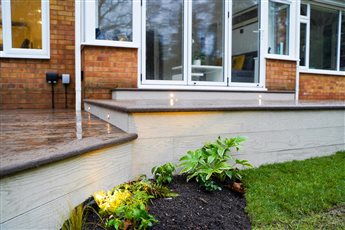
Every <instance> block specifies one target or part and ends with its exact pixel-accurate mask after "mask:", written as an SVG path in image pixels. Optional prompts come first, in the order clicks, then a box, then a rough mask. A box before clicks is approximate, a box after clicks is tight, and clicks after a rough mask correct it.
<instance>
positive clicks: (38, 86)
mask: <svg viewBox="0 0 345 230" xmlns="http://www.w3.org/2000/svg"><path fill="white" fill-rule="evenodd" d="M74 67H75V65H74V1H59V0H50V59H47V60H43V59H15V58H1V59H0V109H17V108H30V109H39V108H40V109H42V108H51V85H49V84H47V83H46V80H45V73H46V72H49V71H52V72H57V73H59V74H62V73H68V74H70V76H71V84H70V85H69V86H68V106H69V108H74V106H75V86H74V76H75V75H74V71H75V68H74ZM54 89H55V107H56V108H64V107H65V96H64V92H65V91H64V87H63V86H62V83H61V81H59V82H58V84H57V85H55V88H54Z"/></svg>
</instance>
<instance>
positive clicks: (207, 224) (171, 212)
mask: <svg viewBox="0 0 345 230" xmlns="http://www.w3.org/2000/svg"><path fill="white" fill-rule="evenodd" d="M169 187H170V188H171V189H172V190H173V191H174V192H177V193H178V194H179V196H178V197H175V198H161V199H152V200H151V201H150V202H149V213H150V214H152V215H153V216H154V217H155V218H156V219H157V220H158V221H159V222H158V223H157V224H155V225H154V226H153V228H152V229H164V230H166V229H179V230H180V229H193V230H197V229H214V230H220V229H231V230H233V229H251V225H250V221H249V217H248V216H247V214H246V213H245V211H244V208H245V206H246V202H245V198H244V197H243V196H242V195H240V194H238V193H236V192H233V191H231V190H230V189H228V188H223V190H222V191H216V192H206V191H204V190H202V189H200V187H199V185H198V184H197V183H196V182H193V181H190V182H188V183H187V182H186V179H185V177H182V176H177V177H174V181H173V183H172V184H171V185H170V186H169ZM91 200H93V199H91ZM93 204H94V205H93V207H94V208H95V209H96V210H97V209H98V208H97V205H96V204H95V203H94V202H93ZM86 220H87V221H86V222H87V223H88V224H86V225H84V226H83V229H103V228H101V227H100V222H99V218H98V217H97V216H96V215H95V214H94V213H92V212H90V213H88V215H87V218H86ZM97 222H98V224H97Z"/></svg>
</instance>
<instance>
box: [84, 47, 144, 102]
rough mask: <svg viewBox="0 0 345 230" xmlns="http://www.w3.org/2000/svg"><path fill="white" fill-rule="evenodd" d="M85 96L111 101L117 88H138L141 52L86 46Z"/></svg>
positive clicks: (128, 49) (130, 49)
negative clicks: (112, 93)
mask: <svg viewBox="0 0 345 230" xmlns="http://www.w3.org/2000/svg"><path fill="white" fill-rule="evenodd" d="M82 69H83V71H84V80H83V97H84V98H88V99H90V98H92V99H110V98H111V90H112V89H114V88H137V79H138V50H137V49H133V48H117V47H97V46H86V47H84V48H83V50H82Z"/></svg>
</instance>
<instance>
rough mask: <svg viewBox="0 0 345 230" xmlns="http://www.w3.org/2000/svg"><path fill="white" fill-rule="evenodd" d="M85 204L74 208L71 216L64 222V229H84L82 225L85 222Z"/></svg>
mask: <svg viewBox="0 0 345 230" xmlns="http://www.w3.org/2000/svg"><path fill="white" fill-rule="evenodd" d="M84 211H85V209H84V206H83V204H80V205H78V206H77V207H76V208H74V209H73V210H72V211H71V213H70V215H69V218H68V219H67V220H66V221H65V222H64V223H63V225H62V227H61V229H62V230H72V229H82V226H83V224H84V222H85V220H84Z"/></svg>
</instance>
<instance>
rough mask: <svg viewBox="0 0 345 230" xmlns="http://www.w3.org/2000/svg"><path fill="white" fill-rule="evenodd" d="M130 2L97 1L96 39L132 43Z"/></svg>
mask: <svg viewBox="0 0 345 230" xmlns="http://www.w3.org/2000/svg"><path fill="white" fill-rule="evenodd" d="M132 8H133V3H132V0H98V7H97V8H96V20H97V22H96V26H97V28H96V39H98V40H112V41H133V26H132V23H133V22H132Z"/></svg>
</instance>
